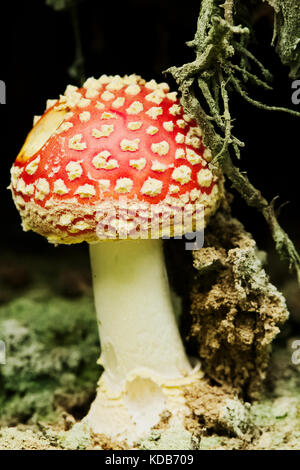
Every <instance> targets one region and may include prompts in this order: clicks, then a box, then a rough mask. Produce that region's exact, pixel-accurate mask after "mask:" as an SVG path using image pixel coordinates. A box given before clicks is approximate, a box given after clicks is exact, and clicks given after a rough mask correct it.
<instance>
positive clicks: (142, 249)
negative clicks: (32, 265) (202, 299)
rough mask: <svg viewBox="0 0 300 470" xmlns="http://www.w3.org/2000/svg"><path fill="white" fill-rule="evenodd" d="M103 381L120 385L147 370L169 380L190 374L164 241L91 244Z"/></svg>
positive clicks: (125, 241) (112, 384)
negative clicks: (163, 246)
mask: <svg viewBox="0 0 300 470" xmlns="http://www.w3.org/2000/svg"><path fill="white" fill-rule="evenodd" d="M90 256H91V264H92V272H93V286H94V297H95V305H96V311H97V317H98V325H99V334H100V342H101V349H102V354H101V359H100V362H101V364H102V365H103V367H104V369H105V372H104V374H103V379H105V380H107V381H108V382H109V383H110V386H113V387H118V386H119V385H121V384H122V382H124V381H125V380H126V379H127V377H128V374H131V373H135V372H137V371H138V370H141V369H143V370H144V371H145V369H147V370H148V371H149V373H152V374H153V373H154V374H156V375H159V376H161V377H164V378H169V379H174V378H180V377H183V376H186V375H187V374H189V373H190V372H191V366H190V364H189V361H188V359H187V357H186V354H185V352H184V348H183V345H182V341H181V338H180V335H179V332H178V328H177V325H176V321H175V317H174V314H173V308H172V303H171V297H170V289H169V284H168V278H167V273H166V269H165V263H164V255H163V249H162V241H161V240H120V241H108V242H99V243H97V244H94V245H90Z"/></svg>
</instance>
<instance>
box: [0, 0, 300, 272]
mask: <svg viewBox="0 0 300 470" xmlns="http://www.w3.org/2000/svg"><path fill="white" fill-rule="evenodd" d="M198 10H199V1H198V0H189V1H187V2H173V1H165V0H160V1H157V0H151V1H148V0H143V1H137V0H131V1H130V0H127V1H123V2H115V1H105V2H104V1H93V0H83V1H81V2H79V4H78V19H79V27H80V33H81V38H82V47H83V54H84V58H85V74H86V76H87V77H88V76H95V77H98V76H100V75H101V74H103V73H106V74H119V75H124V74H131V73H137V74H139V75H142V76H143V78H145V79H147V80H149V79H151V78H155V79H156V80H158V81H168V82H169V83H170V85H171V88H173V89H175V83H174V81H173V80H172V79H171V76H169V75H168V76H163V75H162V71H163V70H165V69H167V68H168V67H169V66H171V65H181V64H183V63H186V62H187V61H191V60H193V59H194V52H193V50H192V49H190V48H188V47H187V46H186V45H185V42H186V41H188V40H191V39H192V38H193V36H194V32H195V29H196V22H197V17H198ZM252 19H253V22H254V29H255V31H256V37H257V43H256V44H253V47H252V50H253V51H254V52H255V54H256V55H257V57H258V58H260V59H261V60H262V61H263V62H264V63H265V64H266V66H267V67H269V69H270V70H271V71H272V72H273V74H274V76H275V80H274V88H275V90H274V92H264V93H263V94H261V92H260V91H257V92H256V90H252V95H253V94H255V93H256V96H257V97H259V98H261V99H262V100H264V101H265V102H266V103H269V104H277V105H285V106H288V107H291V108H293V109H297V107H296V106H294V105H293V104H292V102H291V95H292V89H291V84H292V80H291V79H289V78H288V69H287V68H286V67H283V66H282V65H281V63H280V61H279V59H278V57H277V55H276V53H275V52H274V50H273V48H271V46H270V42H271V38H272V14H271V10H270V9H268V8H266V7H263V8H260V9H259V10H253V18H252ZM1 51H2V53H1V71H0V79H2V80H5V82H6V87H7V104H6V105H2V106H0V117H1V132H0V134H1V172H0V180H1V232H0V233H1V240H0V241H1V246H2V250H13V251H15V252H19V253H22V252H31V251H34V252H35V253H38V252H41V253H42V252H45V251H49V250H54V248H53V247H51V246H49V244H48V243H47V241H46V240H44V239H43V238H42V237H40V236H39V235H36V234H34V233H33V232H27V233H24V232H23V231H22V229H21V226H20V218H19V215H18V212H17V210H16V209H15V207H14V205H13V203H12V199H11V194H10V191H8V190H6V187H7V186H8V184H9V179H10V177H9V169H10V167H11V165H12V163H13V161H14V159H15V157H16V155H17V153H18V151H19V149H20V147H21V146H22V144H23V142H24V139H25V137H26V135H27V133H28V131H29V130H30V129H31V127H32V118H33V115H34V114H42V113H43V111H44V109H45V103H46V100H47V99H48V98H56V97H58V96H59V94H60V93H63V92H64V90H65V87H66V85H67V84H69V83H73V84H78V83H76V80H74V79H71V78H70V76H69V74H68V69H69V68H70V66H71V65H72V63H73V62H74V55H75V47H74V30H73V25H72V20H71V15H70V12H69V11H66V10H62V11H55V10H54V9H53V8H51V7H50V6H47V5H46V4H45V2H44V1H42V0H39V1H33V0H28V1H26V2H23V1H22V2H14V3H13V4H12V5H11V6H10V7H8V8H7V11H4V12H2V15H1ZM231 105H232V115H234V116H235V122H234V126H235V135H237V136H238V137H240V138H241V139H242V140H245V142H246V150H245V151H244V152H243V154H242V163H241V166H242V167H243V168H244V169H247V171H248V174H249V177H250V179H251V180H252V182H253V183H254V184H255V186H256V187H258V188H260V189H261V190H262V192H263V194H264V195H265V196H266V197H267V198H268V199H271V198H273V197H274V196H277V195H279V196H280V203H283V202H286V201H289V204H288V205H287V206H285V207H284V208H283V210H282V213H281V217H280V221H281V223H282V225H283V226H284V228H285V229H286V230H287V231H288V232H289V233H290V235H291V237H292V238H293V239H294V240H295V242H296V244H297V245H299V241H300V224H299V196H298V195H299V186H300V181H299V170H298V160H299V121H298V120H297V119H296V118H294V117H291V116H289V115H287V114H283V113H274V112H266V111H260V110H258V109H254V108H252V107H251V106H250V105H248V104H247V103H245V102H243V101H242V100H241V98H240V97H239V96H233V97H232V99H231ZM299 111H300V105H299ZM233 211H234V214H235V215H236V216H237V217H238V218H239V219H240V220H242V221H243V223H244V224H245V226H246V228H247V229H248V230H249V231H251V232H252V233H253V234H254V236H255V238H256V240H257V242H258V245H259V247H260V248H262V249H268V250H269V251H270V252H271V259H273V257H274V252H273V255H272V250H273V248H272V247H273V244H272V240H271V238H270V235H269V231H268V227H267V225H266V223H265V221H264V219H263V218H262V216H261V215H260V214H258V213H257V212H256V210H254V209H250V208H248V207H247V206H246V204H245V203H244V201H242V200H241V199H240V198H239V196H237V195H236V197H235V200H234V203H233ZM66 249H67V250H74V255H75V253H76V251H75V250H86V246H84V245H82V246H79V247H76V248H75V247H62V248H58V250H60V253H63V252H64V250H66ZM53 252H54V251H53ZM56 253H58V252H56ZM274 259H275V258H274ZM276 259H277V258H276ZM272 266H273V271H274V272H273V276H274V277H275V278H276V276H278V272H279V271H280V273H281V276H285V275H286V273H287V269H286V267H285V265H282V264H281V265H279V266H280V268H277V266H278V265H277V264H276V263H275V264H274V265H272ZM272 266H271V267H272ZM278 270H279V271H278Z"/></svg>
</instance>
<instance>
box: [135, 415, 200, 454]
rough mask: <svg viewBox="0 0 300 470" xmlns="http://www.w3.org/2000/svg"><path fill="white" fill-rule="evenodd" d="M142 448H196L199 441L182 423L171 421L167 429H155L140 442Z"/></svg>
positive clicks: (139, 445)
mask: <svg viewBox="0 0 300 470" xmlns="http://www.w3.org/2000/svg"><path fill="white" fill-rule="evenodd" d="M138 447H139V448H140V449H141V450H195V449H196V448H198V447H199V442H198V441H197V439H196V438H195V437H193V436H192V434H191V433H190V432H188V431H187V430H186V429H185V427H184V426H183V424H182V423H180V422H175V423H171V424H170V425H169V426H168V427H167V428H166V429H165V430H155V431H153V432H152V433H151V434H150V436H149V437H148V438H145V439H143V440H142V441H141V442H139V443H138Z"/></svg>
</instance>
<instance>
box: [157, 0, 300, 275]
mask: <svg viewBox="0 0 300 470" xmlns="http://www.w3.org/2000/svg"><path fill="white" fill-rule="evenodd" d="M241 3H243V5H242V6H243V8H244V10H245V8H247V6H246V5H245V4H244V2H240V1H238V0H225V2H224V3H223V2H222V1H220V0H202V2H201V8H200V13H199V17H198V22H197V30H196V33H195V37H194V39H193V40H192V41H189V42H188V43H187V45H188V46H189V47H192V48H194V50H195V53H196V58H195V60H194V61H193V62H190V63H187V64H184V65H182V66H180V67H171V68H169V69H168V70H167V71H166V72H169V73H171V74H172V75H173V77H174V78H175V80H176V82H177V84H178V87H179V90H180V92H181V103H182V106H183V108H184V110H185V112H186V113H188V114H191V115H192V116H193V117H194V118H195V119H196V120H197V122H198V124H199V125H200V126H201V128H202V130H203V139H204V144H205V145H207V146H208V147H210V149H211V151H212V154H213V160H212V162H211V165H212V166H214V165H217V166H220V167H221V168H222V170H223V172H224V174H225V175H226V177H227V178H228V180H229V181H230V182H231V184H232V186H233V187H234V188H235V189H236V190H237V191H238V192H239V193H240V195H241V196H242V197H243V199H245V201H246V203H247V204H248V205H249V206H251V207H255V208H256V209H258V210H259V211H260V212H261V213H262V214H263V216H264V218H265V219H266V221H267V223H268V225H269V227H270V230H271V234H272V237H273V239H274V242H275V245H276V249H277V251H278V253H279V255H280V256H281V258H284V259H286V260H287V261H288V264H289V267H290V268H293V269H294V270H295V271H296V274H297V278H298V282H299V284H300V257H299V254H298V253H297V251H296V248H295V246H294V244H293V242H292V241H291V240H290V238H289V236H288V235H287V233H286V232H285V231H284V230H283V229H282V227H281V226H280V224H279V223H278V220H277V217H276V211H275V200H273V201H272V202H271V203H269V202H268V201H267V200H266V199H265V198H264V197H263V195H262V194H261V192H260V191H259V190H258V189H256V188H255V187H254V185H253V184H252V183H251V182H250V181H249V179H248V177H247V175H246V174H245V173H244V172H241V171H240V170H239V168H238V167H237V166H235V164H234V163H233V160H234V158H237V159H239V158H240V152H241V149H242V148H243V147H244V146H245V144H244V142H242V141H241V140H240V139H238V138H237V137H236V136H234V135H233V133H232V129H233V125H232V123H233V116H232V115H231V111H230V94H231V93H232V92H235V93H237V94H238V95H239V96H240V97H241V98H243V99H244V100H246V101H247V102H249V103H250V104H252V105H253V106H256V107H258V108H260V109H264V110H266V111H281V112H286V113H289V114H292V115H294V116H297V117H300V113H299V112H297V111H294V110H291V109H287V108H283V107H278V106H269V105H266V104H265V103H262V102H260V101H258V100H256V99H255V98H253V97H251V96H250V94H249V92H248V87H247V85H248V82H251V83H252V84H254V85H256V86H257V87H259V88H263V89H265V90H270V89H272V86H271V81H272V74H271V73H270V71H269V70H267V69H266V68H265V66H264V65H263V63H262V62H261V61H260V60H258V59H257V58H256V57H255V56H254V55H253V53H252V52H251V51H250V50H249V48H248V45H249V42H250V36H251V34H252V31H250V29H249V27H248V25H247V26H243V25H241V24H235V23H234V20H235V18H236V17H238V12H239V7H240V6H241V5H240V4H241ZM269 3H271V2H269ZM275 3H276V6H277V5H279V4H281V3H282V2H281V0H276V2H275ZM249 8H250V9H251V8H252V6H251V4H250V6H249ZM278 8H279V7H278ZM286 9H287V6H285V8H283V7H282V5H281V9H279V10H278V11H277V10H275V11H276V13H277V14H279V13H280V12H282V14H283V12H285V14H286V12H287V10H286ZM244 16H245V15H243V17H244ZM289 18H290V16H289ZM299 18H300V14H299ZM283 24H286V23H283ZM293 24H294V23H293ZM298 24H299V23H298ZM276 25H277V26H276ZM276 25H275V27H277V30H276V34H277V35H278V34H279V39H278V41H279V42H280V40H282V39H280V38H282V35H283V34H284V33H283V30H281V29H278V28H279V26H278V24H277V23H276ZM285 34H286V32H285ZM278 44H279V43H278ZM277 47H279V46H277ZM280 56H282V55H280ZM298 62H299V63H300V58H299V61H298ZM298 65H299V64H298ZM293 67H294V68H293V70H296V69H297V67H296V65H295V64H294V65H293ZM295 67H296V68H295Z"/></svg>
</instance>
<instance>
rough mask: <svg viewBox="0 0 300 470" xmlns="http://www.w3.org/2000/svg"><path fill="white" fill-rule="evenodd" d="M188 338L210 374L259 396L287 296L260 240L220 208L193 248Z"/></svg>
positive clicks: (247, 395) (230, 387) (251, 396)
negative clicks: (270, 271)
mask: <svg viewBox="0 0 300 470" xmlns="http://www.w3.org/2000/svg"><path fill="white" fill-rule="evenodd" d="M193 264H194V267H195V269H196V270H197V273H196V276H195V279H194V285H193V287H192V292H191V318H192V319H191V328H190V333H189V339H190V340H191V341H192V342H194V341H196V344H197V347H198V353H199V356H200V359H201V361H202V368H203V370H204V371H205V373H206V374H207V376H208V377H209V378H210V379H213V381H215V382H216V383H217V384H219V385H222V387H225V388H226V389H227V390H228V391H229V390H231V391H233V392H234V393H237V394H238V395H239V396H240V397H243V398H245V399H254V398H257V397H258V396H259V391H260V387H261V384H262V381H263V380H264V378H265V375H266V370H267V366H268V360H269V355H270V344H271V342H272V340H273V338H274V337H275V336H276V335H277V334H278V332H279V328H278V326H279V325H280V324H282V323H283V322H284V321H285V320H286V319H287V318H288V312H287V307H286V303H285V299H284V297H283V296H282V295H281V294H280V293H279V292H278V290H277V289H276V287H274V286H273V285H272V284H271V283H270V282H269V279H268V276H267V274H266V272H265V271H264V269H263V266H262V262H261V260H260V258H259V255H258V252H257V248H256V244H255V241H254V240H253V238H252V237H251V235H250V234H249V233H247V232H246V231H245V230H244V228H243V226H242V224H241V223H240V222H239V221H238V220H236V219H234V218H232V217H231V216H230V214H229V213H228V212H219V213H218V214H217V215H216V216H215V217H214V219H212V221H211V223H210V225H209V227H208V229H207V230H206V232H205V244H204V247H203V248H202V249H201V250H198V251H194V252H193Z"/></svg>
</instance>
